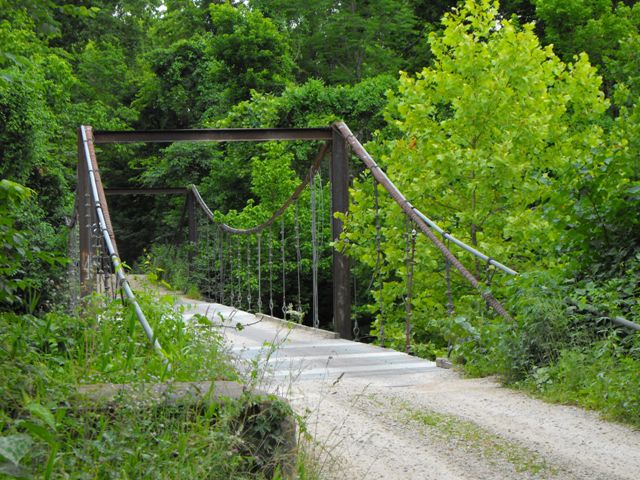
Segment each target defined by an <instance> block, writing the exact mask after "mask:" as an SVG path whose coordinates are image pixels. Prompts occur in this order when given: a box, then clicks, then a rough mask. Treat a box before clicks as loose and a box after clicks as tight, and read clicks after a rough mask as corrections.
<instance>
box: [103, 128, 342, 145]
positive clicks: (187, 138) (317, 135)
mask: <svg viewBox="0 0 640 480" xmlns="http://www.w3.org/2000/svg"><path fill="white" fill-rule="evenodd" d="M269 140H331V128H330V127H325V128H220V129H195V130H129V131H106V130H94V132H93V142H94V143H96V144H102V143H136V142H146V143H172V142H266V141H269Z"/></svg>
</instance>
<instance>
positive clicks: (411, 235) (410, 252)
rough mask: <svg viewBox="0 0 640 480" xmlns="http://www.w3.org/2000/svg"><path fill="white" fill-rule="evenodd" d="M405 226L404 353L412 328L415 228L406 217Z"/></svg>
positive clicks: (409, 348) (407, 346)
mask: <svg viewBox="0 0 640 480" xmlns="http://www.w3.org/2000/svg"><path fill="white" fill-rule="evenodd" d="M406 223H407V228H406V233H405V265H406V269H407V294H406V297H405V300H404V306H405V311H406V313H407V318H406V321H405V330H404V335H405V341H404V351H405V353H410V352H411V330H412V329H413V266H414V264H415V255H416V235H417V232H416V229H415V228H413V222H412V221H410V220H409V218H407V220H406Z"/></svg>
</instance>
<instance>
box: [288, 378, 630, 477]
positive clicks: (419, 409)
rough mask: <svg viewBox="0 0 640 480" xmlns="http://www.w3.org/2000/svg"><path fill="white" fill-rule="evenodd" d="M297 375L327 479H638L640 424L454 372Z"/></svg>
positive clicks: (295, 396)
mask: <svg viewBox="0 0 640 480" xmlns="http://www.w3.org/2000/svg"><path fill="white" fill-rule="evenodd" d="M334 382H335V380H332V381H326V380H325V381H313V380H307V381H304V382H299V383H293V384H290V385H289V386H288V387H287V392H288V393H287V395H288V397H289V398H290V400H291V402H292V404H293V405H294V408H295V409H296V410H297V411H298V412H299V413H301V414H303V415H304V416H305V417H306V418H307V424H308V429H309V431H310V432H311V433H312V435H313V436H314V437H315V445H316V446H318V445H319V446H320V448H318V447H316V456H317V457H318V459H319V464H320V467H321V472H322V476H323V478H331V479H333V478H335V479H388V480H394V479H424V480H429V479H434V480H435V479H438V480H454V479H469V480H470V479H475V480H480V479H521V478H522V479H538V478H539V479H547V478H549V479H555V478H557V479H589V480H596V479H603V480H605V479H606V480H614V479H629V480H631V479H633V480H638V479H640V432H638V431H633V430H631V429H629V428H627V427H625V426H621V425H618V424H614V423H610V422H606V421H603V420H601V419H599V418H598V415H597V414H595V413H593V412H587V411H584V410H582V409H578V408H574V407H567V406H559V405H551V404H547V403H544V402H542V401H539V400H536V399H533V398H530V397H528V396H526V395H525V394H523V393H521V392H516V391H513V390H509V389H506V388H502V387H500V386H499V385H498V383H497V382H495V381H494V380H493V379H463V378H461V377H460V375H459V374H457V373H456V372H454V371H451V370H441V369H438V370H435V371H430V372H427V373H420V374H413V375H402V376H397V377H391V376H375V377H372V378H370V379H367V378H361V377H357V378H349V377H344V378H342V379H340V380H339V381H338V382H337V383H335V385H334V384H333V383H334Z"/></svg>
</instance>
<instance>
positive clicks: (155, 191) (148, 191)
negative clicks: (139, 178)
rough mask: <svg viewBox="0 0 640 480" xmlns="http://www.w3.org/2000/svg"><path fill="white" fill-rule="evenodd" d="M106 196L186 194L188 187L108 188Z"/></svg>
mask: <svg viewBox="0 0 640 480" xmlns="http://www.w3.org/2000/svg"><path fill="white" fill-rule="evenodd" d="M104 193H105V195H106V196H107V197H110V196H115V195H186V194H187V193H189V189H188V188H108V189H106V190H105V191H104Z"/></svg>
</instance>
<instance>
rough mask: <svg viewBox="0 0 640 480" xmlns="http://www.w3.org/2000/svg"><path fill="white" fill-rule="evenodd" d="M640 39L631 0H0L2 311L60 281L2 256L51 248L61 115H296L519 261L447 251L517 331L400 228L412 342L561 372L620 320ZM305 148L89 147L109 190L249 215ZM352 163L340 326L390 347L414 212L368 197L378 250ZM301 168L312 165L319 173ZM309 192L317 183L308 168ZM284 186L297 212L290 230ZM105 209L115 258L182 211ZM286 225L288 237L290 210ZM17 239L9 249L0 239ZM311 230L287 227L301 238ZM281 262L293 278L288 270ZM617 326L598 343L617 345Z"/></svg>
mask: <svg viewBox="0 0 640 480" xmlns="http://www.w3.org/2000/svg"><path fill="white" fill-rule="evenodd" d="M639 48H640V4H638V3H637V2H634V1H619V2H616V1H613V2H612V1H608V0H571V1H565V0H562V1H561V0H509V1H507V0H505V1H503V2H502V3H501V4H498V2H495V1H490V0H467V1H465V2H462V1H460V2H458V1H455V0H440V1H427V0H401V1H390V0H366V1H364V0H363V1H356V0H353V1H348V2H344V1H341V2H338V1H334V0H319V1H315V2H310V1H306V0H250V1H191V0H172V1H167V2H160V1H141V0H118V1H106V0H101V1H98V2H85V1H78V2H72V3H71V4H64V3H62V2H58V1H57V0H0V179H3V180H5V179H6V180H7V181H10V182H15V183H6V182H5V183H3V187H2V188H3V191H4V192H5V193H4V194H3V195H4V196H5V197H6V198H7V200H6V202H5V203H6V205H8V207H5V206H4V205H3V206H2V208H3V209H4V210H2V212H1V213H2V215H3V217H6V219H3V222H2V223H1V225H0V226H2V228H3V230H2V232H4V233H3V237H2V241H3V242H4V243H5V245H2V246H0V252H1V253H2V255H3V257H2V262H0V264H1V265H0V266H1V267H2V272H0V273H1V274H2V275H3V276H4V277H5V278H3V279H2V283H0V285H1V286H2V288H3V289H4V290H3V291H4V292H5V293H4V294H3V295H4V297H0V300H2V302H3V303H2V306H1V307H0V308H2V309H5V310H7V309H20V308H24V303H23V305H22V307H21V306H19V302H20V292H21V291H20V286H21V285H22V286H24V288H25V289H26V286H27V285H29V286H30V288H36V287H38V288H40V287H42V285H44V283H45V282H46V281H48V280H49V279H51V278H58V277H60V276H61V269H60V266H61V264H60V263H57V262H56V261H52V260H51V258H50V257H46V256H42V255H40V256H39V255H32V256H30V257H29V258H28V259H27V261H25V264H26V265H27V266H26V267H25V268H24V269H18V268H16V267H15V262H14V261H13V260H14V259H15V258H14V257H15V256H16V252H19V250H18V249H19V248H22V247H20V245H18V244H20V242H22V240H21V238H22V237H21V236H22V235H24V232H25V231H26V229H27V227H28V229H29V230H30V231H31V232H32V238H31V239H30V240H29V242H30V245H32V246H33V249H36V250H38V251H44V250H53V251H58V252H63V251H64V249H65V241H66V235H67V230H66V227H65V219H66V217H68V216H69V215H70V214H71V212H72V209H73V197H74V196H73V191H74V188H75V162H76V153H75V149H76V137H75V135H76V128H77V126H78V125H80V124H91V125H93V126H94V127H95V128H100V129H168V128H202V127H292V126H295V127H309V126H326V125H328V124H330V123H331V122H332V121H334V120H338V119H343V120H345V121H346V122H347V123H348V124H349V125H350V126H351V128H352V130H354V132H355V133H356V134H357V136H358V137H359V138H360V139H361V140H363V141H364V142H368V144H367V148H368V149H369V150H370V151H371V152H372V153H373V154H374V155H375V156H376V158H377V160H378V161H379V162H380V163H381V164H382V165H383V167H384V168H385V169H387V171H388V173H389V175H390V176H391V177H393V179H394V181H395V182H396V183H397V184H398V186H399V187H400V188H401V189H402V190H403V192H404V193H405V195H407V196H408V197H409V198H410V200H411V201H412V202H413V203H414V204H415V205H416V206H418V207H420V208H421V209H423V210H424V211H425V213H427V214H429V215H430V216H432V217H433V218H434V219H435V220H436V221H437V222H438V223H440V224H441V226H442V227H443V228H445V229H446V230H447V231H449V232H452V233H453V234H455V236H457V237H459V238H460V239H462V240H465V241H467V242H469V243H471V244H473V245H475V246H477V247H478V248H479V249H480V250H483V251H486V252H487V254H488V255H490V256H492V257H496V258H498V259H499V260H501V261H503V262H504V263H508V264H510V266H512V267H514V268H515V269H516V270H518V271H519V272H521V273H522V275H520V276H518V277H517V278H515V279H508V278H506V277H504V276H500V275H499V274H496V275H495V277H493V275H492V271H491V270H490V269H487V267H486V266H485V265H482V264H480V263H478V262H476V261H475V260H474V259H473V258H471V257H469V256H466V255H465V254H460V252H459V251H456V252H455V253H456V254H459V255H460V257H461V259H462V260H463V261H464V262H465V264H467V265H468V266H469V267H470V269H471V270H472V271H473V272H474V273H475V274H476V275H477V276H478V277H480V280H481V281H483V282H485V284H486V288H491V289H492V290H493V292H494V294H496V295H497V296H499V297H501V298H504V299H506V301H507V307H508V308H509V309H510V311H511V312H512V313H513V315H514V317H515V318H516V323H515V324H514V325H513V326H511V327H508V328H507V327H505V326H504V325H502V324H501V323H499V322H498V321H496V320H495V319H494V318H493V317H492V315H491V314H489V313H488V312H487V310H486V308H485V305H484V303H483V302H482V301H481V300H480V297H478V296H477V295H475V294H474V295H472V292H471V290H470V289H469V288H468V287H467V286H466V285H465V284H464V283H463V282H462V280H461V279H460V278H459V277H457V276H455V275H454V276H453V277H452V285H453V287H452V288H453V293H454V294H455V297H456V305H455V314H451V312H450V311H448V310H447V308H446V304H447V302H448V298H447V295H446V289H445V288H444V286H445V276H446V264H445V263H444V261H443V259H442V258H441V257H440V256H439V255H438V254H436V252H435V251H434V250H433V249H431V248H430V247H429V246H428V245H426V243H424V242H422V241H421V240H420V241H418V243H417V247H416V248H417V250H416V252H417V253H416V259H417V263H416V267H415V284H416V290H415V291H416V292H417V293H416V295H415V298H414V299H413V304H412V307H413V309H414V312H415V315H414V319H415V325H414V329H413V332H412V341H413V343H414V351H415V353H418V354H421V355H426V356H429V355H433V354H435V353H438V352H442V349H443V348H444V347H445V346H447V345H449V344H450V345H451V346H453V345H457V346H456V347H455V348H456V349H457V350H456V351H457V352H458V353H459V354H460V355H461V356H462V357H464V359H465V360H469V359H471V360H470V362H471V364H472V365H475V366H476V367H478V371H480V372H485V371H495V370H496V369H498V368H501V369H502V371H501V373H505V374H507V375H512V376H513V378H514V379H522V378H525V377H526V378H536V379H537V378H538V377H535V375H543V373H544V375H552V373H553V372H556V373H555V374H557V375H560V373H558V372H562V365H563V364H562V361H564V360H563V358H564V357H562V355H561V354H560V353H558V352H561V351H564V350H563V349H565V348H566V349H569V350H571V352H572V353H571V355H574V356H573V357H571V358H574V359H575V358H577V357H576V356H578V357H580V355H584V356H585V357H584V358H591V353H590V351H589V350H588V349H589V348H591V347H590V345H591V343H593V342H596V341H598V342H605V341H609V340H607V338H608V337H607V335H608V334H607V333H603V332H606V331H607V330H606V329H604V328H600V327H601V326H602V322H603V321H604V320H602V319H603V318H604V317H606V316H615V315H622V316H625V317H627V318H629V319H635V320H636V321H637V320H638V315H639V309H640V307H639V304H638V301H637V299H638V295H639V293H640V292H639V291H638V283H639V282H638V275H640V257H639V256H638V248H639V247H640V208H639V206H640V205H639V202H640V183H639V181H640V178H639V177H640V163H639V161H638V159H639V158H640V110H638V102H639V99H640V74H639V72H640V60H639V57H638V51H639ZM317 147H318V146H317V145H315V144H305V145H302V144H298V143H290V144H286V145H285V144H274V145H266V144H264V145H260V144H252V145H246V144H223V145H186V144H182V145H162V146H144V145H126V146H118V147H113V146H104V147H102V148H101V149H100V151H99V158H100V162H101V169H102V172H103V178H104V181H105V183H106V184H107V186H112V187H116V186H117V187H131V186H137V187H141V186H147V187H183V186H185V185H186V184H189V183H197V184H198V185H200V187H201V191H202V192H203V194H204V195H205V196H206V198H207V201H208V202H209V203H210V204H211V206H212V207H213V208H214V209H216V210H217V215H219V216H220V218H226V219H229V220H233V221H235V222H238V223H240V224H246V225H248V224H251V223H253V222H256V221H259V220H264V219H265V218H268V216H269V215H270V212H271V211H272V210H273V209H274V208H275V207H276V206H277V205H278V203H279V202H281V201H282V200H283V199H284V198H286V197H287V196H288V195H289V194H290V193H291V191H292V189H293V188H294V187H295V185H296V183H297V181H298V180H299V179H300V178H301V177H302V176H303V175H304V174H305V172H306V169H307V168H308V164H309V159H310V158H311V156H312V155H313V154H314V153H315V151H317ZM351 167H352V174H353V176H354V178H355V181H354V188H353V190H352V197H351V198H352V203H353V208H352V211H351V212H350V214H349V215H348V216H347V218H346V226H347V230H346V234H345V236H344V237H343V239H342V244H341V246H342V247H344V248H346V249H347V251H348V253H349V254H350V255H351V257H352V260H353V265H354V267H353V273H354V277H355V280H356V284H357V285H360V286H361V285H365V286H366V285H370V286H371V288H368V289H364V290H365V291H362V290H363V289H362V287H359V288H360V290H359V293H357V303H358V304H357V305H356V308H355V309H354V312H355V313H354V317H355V318H356V319H357V320H359V321H360V323H361V325H365V328H368V326H369V324H371V332H370V333H371V337H370V339H372V340H375V339H378V338H377V335H378V334H379V332H380V326H381V322H385V323H386V326H387V329H386V335H387V340H388V341H390V342H392V343H394V344H395V345H400V343H402V342H403V341H404V323H403V322H404V321H405V318H406V313H405V312H406V308H405V304H404V302H405V296H406V288H405V282H406V279H407V274H408V272H407V268H406V265H407V263H406V262H405V258H404V257H405V245H406V239H407V228H409V230H410V228H411V226H410V225H409V226H407V225H406V224H405V221H404V219H403V217H402V215H401V214H400V212H399V210H398V209H397V208H395V207H393V205H392V204H391V202H390V200H389V199H388V198H387V197H386V196H385V195H383V194H382V192H381V191H380V192H379V195H378V196H377V197H378V201H379V203H380V205H381V208H382V212H383V213H382V214H381V219H380V222H381V224H380V228H381V232H382V239H381V250H382V252H381V254H380V256H379V255H378V254H377V253H378V252H377V250H378V247H379V246H378V245H377V242H376V219H375V215H374V202H375V198H376V195H374V191H373V187H372V183H371V178H370V177H368V176H367V175H366V174H363V172H362V170H363V169H362V166H361V165H359V164H358V163H356V162H355V161H354V162H353V163H352V164H351ZM320 174H321V177H320V180H321V181H325V180H326V179H327V178H328V172H327V169H326V167H323V169H322V170H321V172H320ZM17 184H22V185H23V186H25V187H26V188H28V189H29V190H21V187H20V186H19V185H17ZM16 185H17V186H16ZM25 192H32V193H30V194H27V193H25ZM318 192H322V195H326V196H328V195H329V190H328V188H327V186H326V183H325V184H324V190H322V189H319V190H318ZM305 195H306V196H303V198H302V200H301V202H304V205H305V206H304V207H303V208H302V211H301V213H300V218H299V221H300V222H301V224H302V225H303V227H304V228H308V226H309V223H310V212H309V210H308V208H307V205H309V203H308V202H309V200H310V198H309V194H308V192H307V193H305ZM9 198H10V199H11V200H9ZM17 199H21V201H18V200H17ZM110 202H112V206H113V207H114V208H113V209H114V211H117V212H118V215H114V219H113V220H114V224H115V228H116V232H117V235H118V237H119V238H120V246H121V253H122V254H123V256H124V257H125V260H126V261H127V262H129V263H130V264H135V263H136V261H137V260H138V259H139V258H140V256H141V255H142V254H143V249H144V247H145V246H148V245H150V244H153V243H154V242H155V241H156V240H158V239H161V238H165V239H166V238H168V237H169V236H170V235H172V234H174V233H175V230H176V226H177V224H178V219H179V217H180V213H181V208H182V203H181V202H180V201H178V200H171V201H165V200H158V199H153V198H137V199H135V200H132V201H126V202H125V201H122V199H113V200H110ZM301 205H302V203H301ZM325 205H328V202H326V203H325ZM9 210H10V212H9ZM325 210H326V209H325ZM323 214H324V215H325V217H326V218H325V217H323V218H324V220H323V221H324V222H328V221H329V219H328V211H324V212H323ZM285 221H286V222H287V228H293V222H294V219H293V217H292V216H291V215H290V214H287V216H286V218H285ZM14 231H15V232H19V234H20V235H19V236H18V237H16V239H17V240H19V241H17V240H16V241H17V243H16V242H13V243H11V242H10V240H11V239H10V235H9V234H8V233H7V232H14ZM346 240H349V242H346ZM305 242H306V243H305ZM309 242H310V239H308V238H303V245H302V247H301V248H302V250H303V251H305V252H306V253H309V251H310V250H309V249H310V246H309V245H310V244H309ZM347 243H348V245H347ZM327 248H329V247H327ZM329 252H330V250H326V251H324V252H323V254H324V257H323V258H324V260H325V263H323V264H322V269H323V270H322V272H321V280H322V281H323V282H324V284H323V287H324V288H329V286H330V285H329V272H330V265H329V262H328V260H327V259H328V255H329ZM10 257H11V258H10ZM296 267H297V266H296V264H295V262H291V263H290V264H289V265H288V266H287V268H291V269H295V268H296ZM301 269H302V275H303V276H304V275H307V276H308V275H309V264H308V263H304V262H302V266H301ZM307 279H308V277H307ZM23 280H29V281H26V282H25V281H23ZM7 285H8V286H9V287H7ZM43 290H44V289H43ZM7 292H8V293H7ZM22 295H23V296H24V295H25V291H22ZM8 300H11V302H8ZM22 300H24V298H23V299H22ZM45 300H47V298H46V295H43V296H42V301H41V302H40V308H44V303H45ZM567 302H568V303H567ZM575 305H578V306H579V307H580V308H581V307H583V306H587V305H589V306H591V307H593V308H595V309H596V310H599V311H601V312H602V314H603V315H602V316H600V317H593V315H592V316H589V315H587V314H586V313H584V312H585V311H586V310H585V311H583V310H580V308H579V307H576V306H575ZM593 308H592V310H591V311H593ZM449 310H450V309H449ZM327 315H329V313H327ZM598 322H600V323H598ZM576 332H577V333H576ZM552 333H553V335H552ZM551 337H552V338H554V339H556V340H557V343H553V344H551V343H549V342H546V340H545V338H551ZM605 337H606V338H605ZM620 337H621V339H620V342H621V343H616V342H618V338H617V337H616V339H614V340H610V342H613V343H607V344H606V345H608V346H611V345H614V346H615V348H614V347H611V348H612V350H611V351H612V352H620V351H622V352H625V354H626V353H628V352H629V351H632V350H633V348H632V347H631V346H629V342H630V340H626V338H627V337H626V335H620ZM378 340H379V339H378ZM554 341H555V340H554ZM624 342H627V343H624ZM618 347H619V349H618V350H616V348H618ZM607 348H609V347H607ZM569 350H567V351H569ZM607 351H609V350H607ZM567 355H569V354H567ZM611 355H614V354H613V353H612V354H611ZM615 355H617V353H615ZM615 355H614V356H615ZM516 357H517V359H518V360H517V361H516V360H515V359H516ZM483 358H486V359H488V360H487V365H488V364H489V363H490V364H491V365H493V366H494V367H492V368H493V370H491V368H489V367H488V366H487V365H485V366H484V367H482V359H483ZM523 358H524V359H525V360H522V359H523ZM567 358H569V357H567ZM580 358H582V357H580ZM616 358H617V357H616ZM585 361H586V360H585ZM554 362H555V363H554ZM478 365H480V366H478ZM497 366H500V367H497ZM481 367H482V368H481ZM485 367H486V370H483V368H485ZM556 367H557V368H558V369H559V370H557V371H556V370H553V368H556ZM538 369H547V370H538ZM536 372H538V373H536ZM539 372H543V373H539ZM549 372H551V373H549ZM527 376H528V377H527ZM540 378H542V377H540ZM545 378H546V377H545ZM536 381H537V380H536ZM545 385H546V384H545ZM541 388H542V387H541ZM544 388H547V387H544Z"/></svg>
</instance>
